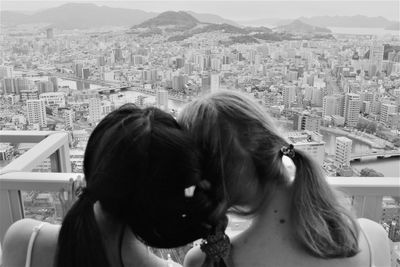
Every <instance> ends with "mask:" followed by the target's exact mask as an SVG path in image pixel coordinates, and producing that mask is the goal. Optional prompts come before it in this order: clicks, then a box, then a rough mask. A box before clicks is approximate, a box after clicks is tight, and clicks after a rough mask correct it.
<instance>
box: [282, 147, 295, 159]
mask: <svg viewBox="0 0 400 267" xmlns="http://www.w3.org/2000/svg"><path fill="white" fill-rule="evenodd" d="M280 153H281V156H287V157H289V158H294V156H295V152H294V146H293V145H292V144H289V146H282V148H281V150H280Z"/></svg>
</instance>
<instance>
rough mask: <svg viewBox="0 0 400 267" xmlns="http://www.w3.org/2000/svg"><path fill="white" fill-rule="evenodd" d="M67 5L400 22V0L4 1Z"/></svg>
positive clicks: (36, 6)
mask: <svg viewBox="0 0 400 267" xmlns="http://www.w3.org/2000/svg"><path fill="white" fill-rule="evenodd" d="M67 2H86V3H88V2H90V3H95V4H97V5H106V6H110V7H121V8H131V9H141V10H145V11H154V12H163V11H167V10H192V11H194V12H198V13H212V14H217V15H220V16H222V17H225V18H228V19H233V20H249V19H258V18H297V17H300V16H305V17H310V16H319V15H331V16H335V15H339V16H340V15H342V16H351V15H358V14H359V15H365V16H382V17H385V18H387V19H390V20H396V21H400V1H345V0H341V1H326V0H318V1H299V0H297V1H294V0H292V1H279V2H278V1H191V0H186V1H146V2H144V1H114V0H108V1H64V0H48V1H35V0H23V1H22V0H13V1H2V0H1V1H0V9H1V10H15V11H25V12H26V11H29V12H33V11H37V10H41V9H46V8H51V7H56V6H59V5H61V4H64V3H67Z"/></svg>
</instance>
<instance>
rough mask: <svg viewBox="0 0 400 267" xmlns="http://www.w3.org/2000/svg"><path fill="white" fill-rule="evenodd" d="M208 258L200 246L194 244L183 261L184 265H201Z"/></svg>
mask: <svg viewBox="0 0 400 267" xmlns="http://www.w3.org/2000/svg"><path fill="white" fill-rule="evenodd" d="M205 260H206V255H205V254H204V253H203V252H202V251H201V249H200V246H194V247H193V248H192V249H190V250H189V251H188V253H187V254H186V256H185V260H184V262H183V266H184V267H199V266H202V265H203V263H204V261H205Z"/></svg>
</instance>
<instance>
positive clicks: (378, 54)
mask: <svg viewBox="0 0 400 267" xmlns="http://www.w3.org/2000/svg"><path fill="white" fill-rule="evenodd" d="M383 52H384V46H383V45H382V44H380V43H378V42H377V41H376V40H375V41H374V42H373V43H372V45H371V47H370V49H369V70H368V74H369V76H375V75H376V74H377V73H378V72H379V73H380V72H382V61H383Z"/></svg>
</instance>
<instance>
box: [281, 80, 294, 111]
mask: <svg viewBox="0 0 400 267" xmlns="http://www.w3.org/2000/svg"><path fill="white" fill-rule="evenodd" d="M282 95H283V104H284V105H285V107H286V108H288V107H291V105H292V103H293V102H295V101H296V87H295V86H294V85H285V86H284V87H283V90H282Z"/></svg>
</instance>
